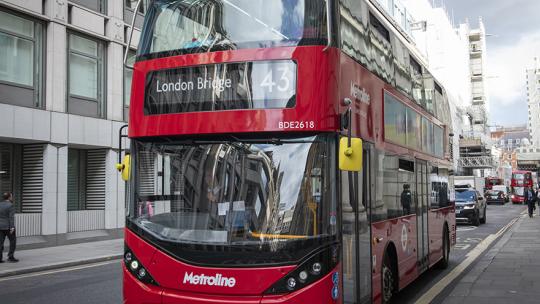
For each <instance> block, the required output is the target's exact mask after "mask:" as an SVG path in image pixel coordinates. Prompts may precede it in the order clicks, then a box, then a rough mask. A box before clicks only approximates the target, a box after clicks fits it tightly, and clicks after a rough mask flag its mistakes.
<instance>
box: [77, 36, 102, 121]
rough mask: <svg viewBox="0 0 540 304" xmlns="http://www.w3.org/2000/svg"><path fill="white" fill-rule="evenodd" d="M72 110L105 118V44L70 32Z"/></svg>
mask: <svg viewBox="0 0 540 304" xmlns="http://www.w3.org/2000/svg"><path fill="white" fill-rule="evenodd" d="M68 44H69V46H68V49H69V55H68V57H69V58H68V73H69V79H68V87H69V100H68V102H69V103H68V111H69V112H70V113H72V114H79V115H85V116H93V117H105V112H106V111H105V98H104V96H105V94H104V91H105V76H104V74H105V73H104V71H105V67H104V65H105V64H104V61H105V60H104V50H103V49H104V47H103V44H102V43H101V42H100V41H97V40H93V39H90V38H85V37H82V36H79V35H77V34H73V33H70V34H69V40H68Z"/></svg>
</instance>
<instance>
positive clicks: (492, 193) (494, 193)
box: [486, 190, 500, 195]
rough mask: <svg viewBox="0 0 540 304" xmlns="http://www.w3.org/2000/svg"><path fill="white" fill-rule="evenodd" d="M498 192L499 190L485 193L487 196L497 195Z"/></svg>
mask: <svg viewBox="0 0 540 304" xmlns="http://www.w3.org/2000/svg"><path fill="white" fill-rule="evenodd" d="M499 192H500V191H499V190H489V191H487V192H486V193H487V194H488V195H499Z"/></svg>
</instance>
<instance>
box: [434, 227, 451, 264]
mask: <svg viewBox="0 0 540 304" xmlns="http://www.w3.org/2000/svg"><path fill="white" fill-rule="evenodd" d="M442 251H443V256H442V259H441V260H440V261H439V262H438V263H437V268H439V269H446V268H448V264H449V263H450V236H449V235H448V229H447V228H446V226H445V227H444V231H443V244H442Z"/></svg>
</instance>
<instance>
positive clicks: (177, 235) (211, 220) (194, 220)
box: [129, 135, 337, 264]
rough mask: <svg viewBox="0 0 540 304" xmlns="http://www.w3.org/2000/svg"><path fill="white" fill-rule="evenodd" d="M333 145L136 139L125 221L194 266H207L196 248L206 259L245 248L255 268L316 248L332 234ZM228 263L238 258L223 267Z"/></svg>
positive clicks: (318, 139)
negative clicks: (157, 141)
mask: <svg viewBox="0 0 540 304" xmlns="http://www.w3.org/2000/svg"><path fill="white" fill-rule="evenodd" d="M331 141H334V139H333V137H332V136H330V135H319V136H314V137H308V138H300V139H298V138H297V139H289V140H285V139H283V140H275V139H274V140H264V141H259V140H249V141H247V140H244V141H242V140H239V139H238V140H232V141H221V142H218V141H205V142H196V141H191V142H190V141H185V142H176V143H155V142H143V141H135V142H134V151H133V153H134V161H135V165H134V177H135V178H134V179H133V183H134V187H133V194H132V196H131V198H132V201H133V203H132V205H131V206H130V207H131V208H130V210H129V212H130V222H131V224H132V225H134V226H136V227H137V229H138V230H140V231H141V232H142V235H143V236H148V238H149V240H150V241H153V242H154V243H156V245H158V246H159V245H160V244H161V245H162V246H163V249H164V250H168V251H170V252H171V251H172V253H173V254H175V252H174V251H175V250H176V249H178V250H180V248H182V246H185V248H184V249H183V250H182V251H179V252H177V256H178V257H179V258H185V259H187V260H190V261H195V262H199V263H206V262H208V261H205V260H200V259H203V257H202V256H201V253H200V252H199V253H197V251H199V250H203V251H204V252H205V255H203V256H206V258H209V257H208V252H209V251H212V249H214V250H219V251H220V254H221V253H223V254H225V255H227V254H226V253H227V252H228V250H229V251H230V253H231V254H233V252H234V249H235V248H244V249H243V250H241V252H242V253H246V252H248V253H249V255H250V256H249V261H251V262H253V263H257V261H256V260H257V258H261V259H262V260H264V261H269V260H272V259H274V258H276V259H277V258H281V259H285V260H286V259H287V258H284V257H283V256H286V257H288V258H289V259H290V258H292V257H293V256H294V255H295V254H301V253H302V252H304V251H306V250H308V251H309V250H313V249H314V248H313V246H320V245H321V242H325V241H324V240H329V239H333V238H334V236H335V234H336V232H337V228H336V202H335V198H334V196H335V195H334V194H333V193H332V190H331V189H333V188H335V187H331V183H334V182H335V178H334V173H333V172H334V171H333V170H335V168H332V167H333V166H334V165H333V159H334V152H333V150H332V147H333V145H332V144H330V142H331ZM193 245H205V246H203V247H201V249H196V248H197V246H193ZM208 245H212V246H211V247H208ZM291 246H292V247H294V250H291V248H289V247H291ZM304 247H305V248H304ZM310 247H311V248H310ZM219 248H221V249H219ZM287 248H289V249H287ZM190 250H191V251H190ZM253 250H255V251H257V252H258V253H257V254H256V255H253V252H252V251H253ZM289 250H290V251H289ZM259 251H260V252H259ZM297 251H298V252H297ZM280 253H281V254H283V256H280ZM272 255H273V256H272ZM301 257H302V256H298V257H297V258H301ZM211 258H213V257H210V259H211ZM233 258H234V259H236V258H239V259H241V253H236V254H235V255H231V257H230V259H226V258H221V260H220V261H221V262H223V261H229V262H230V261H232V260H231V259H233ZM259 262H261V261H259ZM210 264H212V263H210ZM213 264H222V263H220V262H218V261H215V263H213Z"/></svg>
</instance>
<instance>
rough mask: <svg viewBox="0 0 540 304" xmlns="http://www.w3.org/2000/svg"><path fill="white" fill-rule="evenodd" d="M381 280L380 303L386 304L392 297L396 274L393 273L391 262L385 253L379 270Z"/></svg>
mask: <svg viewBox="0 0 540 304" xmlns="http://www.w3.org/2000/svg"><path fill="white" fill-rule="evenodd" d="M381 281H382V282H381V285H382V289H381V290H382V303H383V304H388V303H390V302H391V301H392V297H393V296H394V293H395V290H396V288H395V286H396V274H395V273H394V267H393V263H392V260H391V259H390V257H389V256H388V254H385V257H384V261H383V265H382V270H381Z"/></svg>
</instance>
